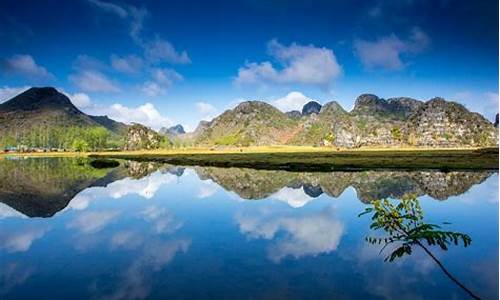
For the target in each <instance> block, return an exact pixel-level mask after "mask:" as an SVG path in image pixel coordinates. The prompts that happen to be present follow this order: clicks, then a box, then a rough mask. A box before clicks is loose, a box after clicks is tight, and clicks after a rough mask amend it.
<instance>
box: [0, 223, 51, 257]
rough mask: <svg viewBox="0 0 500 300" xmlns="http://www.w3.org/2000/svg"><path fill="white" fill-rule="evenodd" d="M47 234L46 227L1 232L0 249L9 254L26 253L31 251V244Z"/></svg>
mask: <svg viewBox="0 0 500 300" xmlns="http://www.w3.org/2000/svg"><path fill="white" fill-rule="evenodd" d="M46 232H47V228H44V227H40V226H38V227H29V228H22V230H15V231H7V230H4V231H0V249H4V250H6V251H7V252H25V251H27V250H29V248H30V247H31V244H33V242H34V241H35V240H37V239H40V238H42V237H43V236H44V235H45V233H46Z"/></svg>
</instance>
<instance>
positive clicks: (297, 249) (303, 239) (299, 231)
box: [236, 207, 344, 262]
mask: <svg viewBox="0 0 500 300" xmlns="http://www.w3.org/2000/svg"><path fill="white" fill-rule="evenodd" d="M236 221H237V222H238V224H239V227H240V231H241V232H242V233H244V234H246V235H248V236H249V237H250V238H263V239H267V240H274V242H273V243H271V245H270V247H269V248H268V257H269V259H271V260H272V261H274V262H280V261H281V260H282V259H283V258H285V257H287V256H292V257H294V258H300V257H303V256H310V255H312V256H315V255H318V254H321V253H329V252H331V251H335V250H336V249H337V247H338V245H339V243H340V238H341V236H342V235H343V232H344V225H343V224H342V222H340V221H339V220H337V219H336V218H335V215H334V210H333V208H332V207H326V208H325V209H323V210H321V211H319V212H312V213H307V214H305V215H299V214H296V213H295V214H287V215H279V213H277V211H274V212H273V211H270V212H267V213H266V212H265V211H261V212H259V213H258V214H252V215H243V214H241V215H238V216H237V217H236Z"/></svg>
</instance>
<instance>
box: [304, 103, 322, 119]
mask: <svg viewBox="0 0 500 300" xmlns="http://www.w3.org/2000/svg"><path fill="white" fill-rule="evenodd" d="M320 110H321V104H319V103H318V102H316V101H309V102H308V103H306V104H305V105H304V107H302V115H303V116H306V115H310V114H318V113H319V111H320Z"/></svg>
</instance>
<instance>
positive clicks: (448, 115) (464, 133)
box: [192, 94, 498, 148]
mask: <svg viewBox="0 0 500 300" xmlns="http://www.w3.org/2000/svg"><path fill="white" fill-rule="evenodd" d="M192 137H193V138H194V140H195V142H196V143H198V144H202V145H222V146H224V145H226V146H249V145H279V144H288V145H331V146H335V147H345V148H356V147H361V146H377V147H380V146H382V147H385V146H417V147H436V146H439V147H484V146H497V145H498V129H497V128H495V126H494V124H492V123H491V122H489V121H488V120H486V119H485V118H484V117H483V116H481V115H479V114H477V113H473V112H470V111H469V110H467V109H466V108H465V107H464V106H462V105H460V104H458V103H455V102H451V101H446V100H444V99H441V98H433V99H431V100H429V101H427V102H422V101H419V100H416V99H412V98H408V97H399V98H389V99H387V100H386V99H383V98H379V97H377V96H376V95H372V94H362V95H360V96H359V97H358V98H357V99H356V101H355V105H354V108H353V109H352V110H351V111H350V112H348V111H346V110H344V109H343V108H342V106H341V105H340V104H339V103H337V102H335V101H332V102H328V103H326V104H324V105H323V106H321V105H320V104H319V103H317V102H314V101H311V102H309V103H307V104H306V105H304V107H303V109H302V112H301V113H299V112H298V111H291V112H287V113H283V112H281V111H279V110H278V109H276V108H275V107H273V106H272V105H270V104H267V103H265V102H260V101H247V102H243V103H241V104H240V105H238V106H237V107H236V108H234V109H232V110H227V111H226V112H224V113H223V114H222V115H220V116H218V117H216V118H215V119H213V120H212V121H210V122H208V123H205V124H204V125H203V126H201V127H200V126H199V128H198V129H197V133H196V134H193V135H192Z"/></svg>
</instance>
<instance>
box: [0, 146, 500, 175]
mask: <svg viewBox="0 0 500 300" xmlns="http://www.w3.org/2000/svg"><path fill="white" fill-rule="evenodd" d="M6 156H31V157H74V156H85V157H94V158H95V157H102V158H116V159H131V160H138V161H156V162H164V163H170V164H174V165H185V166H194V165H197V166H213V167H242V168H254V169H272V170H276V169H279V170H292V171H332V170H365V169H439V170H473V169H498V148H484V149H471V148H467V149H463V148H461V149H460V148H455V149H450V148H446V149H435V148H434V149H422V148H398V149H395V148H362V149H355V150H352V149H351V150H347V149H343V150H335V149H332V148H327V147H323V148H314V147H249V148H228V149H222V150H214V149H209V148H193V149H181V150H171V149H169V150H151V151H121V152H88V153H77V152H52V153H50V152H49V153H14V154H0V159H2V157H6Z"/></svg>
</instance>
